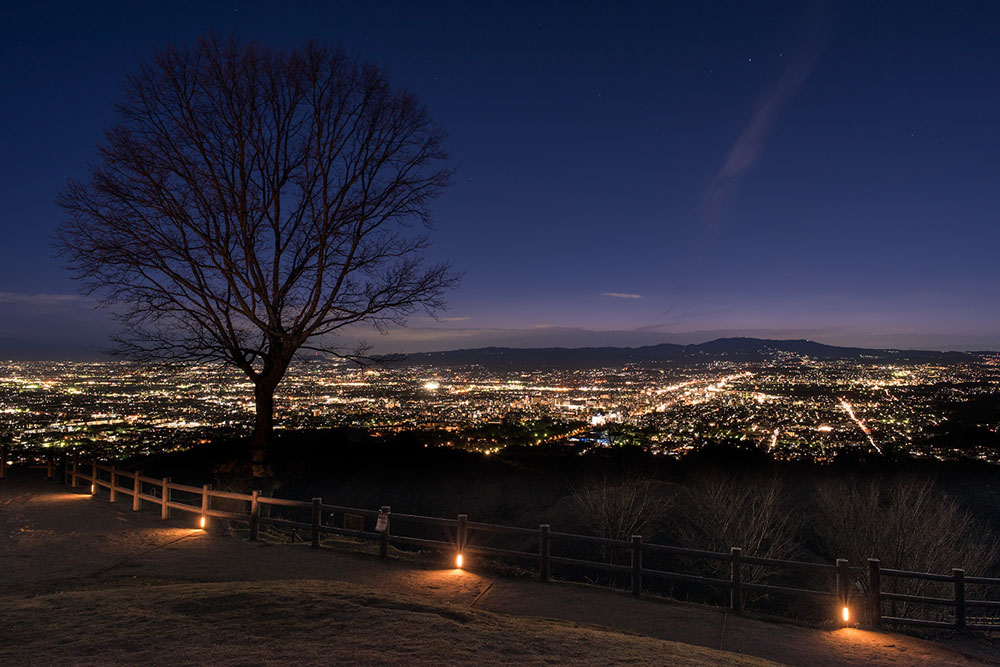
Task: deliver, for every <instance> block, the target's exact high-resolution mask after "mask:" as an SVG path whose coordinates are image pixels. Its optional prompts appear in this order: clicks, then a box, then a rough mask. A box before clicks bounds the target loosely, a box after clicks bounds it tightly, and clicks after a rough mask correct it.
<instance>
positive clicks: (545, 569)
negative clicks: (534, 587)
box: [538, 523, 549, 581]
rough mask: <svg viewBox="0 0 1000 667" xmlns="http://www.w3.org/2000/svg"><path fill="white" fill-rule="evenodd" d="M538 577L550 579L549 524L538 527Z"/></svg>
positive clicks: (545, 579)
mask: <svg viewBox="0 0 1000 667" xmlns="http://www.w3.org/2000/svg"><path fill="white" fill-rule="evenodd" d="M538 533H539V535H538V578H539V579H541V580H542V581H548V580H549V524H547V523H543V524H542V525H540V526H539V527H538Z"/></svg>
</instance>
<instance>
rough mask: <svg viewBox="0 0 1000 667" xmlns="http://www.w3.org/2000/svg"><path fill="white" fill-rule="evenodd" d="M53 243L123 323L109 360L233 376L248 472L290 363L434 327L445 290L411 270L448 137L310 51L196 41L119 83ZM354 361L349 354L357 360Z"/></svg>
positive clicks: (371, 78) (345, 61)
mask: <svg viewBox="0 0 1000 667" xmlns="http://www.w3.org/2000/svg"><path fill="white" fill-rule="evenodd" d="M117 112H118V122H117V124H116V125H114V126H113V127H112V128H111V129H110V130H108V131H107V132H106V135H105V141H104V143H103V145H101V146H100V148H99V156H100V160H99V162H98V163H97V164H96V165H95V166H93V167H91V170H90V178H89V182H87V183H79V182H71V183H70V184H69V185H68V186H67V188H66V189H65V190H64V191H63V192H62V193H61V195H60V197H59V200H58V201H59V204H60V205H61V206H62V208H63V209H64V210H65V212H66V214H67V215H66V217H65V219H64V221H63V224H62V227H61V230H60V233H59V235H58V237H57V240H56V245H57V247H58V248H59V250H60V251H61V252H62V253H63V254H64V256H65V257H66V258H67V261H68V265H69V268H70V269H71V270H72V271H73V272H74V273H75V274H76V276H77V277H78V278H80V279H81V280H82V282H83V289H84V291H85V292H86V293H87V294H91V295H95V296H98V297H99V298H100V299H101V300H102V302H103V303H104V304H106V305H109V306H112V308H111V311H112V313H113V314H114V315H115V316H116V317H117V318H118V320H119V321H120V323H121V324H122V325H123V329H122V333H121V335H119V336H118V337H117V341H118V343H119V348H118V349H119V351H122V352H124V353H128V354H130V355H132V356H135V357H138V358H141V359H145V360H172V361H199V362H200V361H205V360H211V361H216V362H221V363H224V364H231V365H233V366H235V367H236V368H238V369H240V370H241V371H243V372H244V373H245V374H246V375H247V377H249V378H250V380H251V381H252V382H253V385H254V401H255V406H256V423H255V429H254V435H253V439H252V441H251V449H252V452H253V463H254V475H255V476H267V475H268V474H269V473H268V469H267V466H266V450H267V446H268V445H269V443H270V441H271V435H272V431H273V423H274V393H275V390H276V388H277V386H278V384H279V383H280V382H281V379H282V378H283V377H284V375H285V373H286V371H287V370H288V366H289V364H290V362H291V361H292V359H293V356H294V355H295V353H296V352H297V351H298V350H303V349H309V350H320V351H324V352H332V353H334V354H339V355H342V356H351V355H352V353H351V352H350V351H349V350H347V349H345V348H344V347H341V346H337V345H334V344H333V341H332V340H331V336H333V335H334V334H336V333H337V332H338V330H340V329H342V328H343V327H345V326H348V325H352V324H356V323H361V322H365V323H370V324H372V325H374V327H375V328H377V329H379V330H383V329H385V328H386V327H387V326H388V325H391V324H402V323H404V321H405V319H406V317H407V316H408V315H409V314H411V313H413V312H414V311H415V310H418V309H425V310H427V311H428V312H431V313H433V312H434V311H435V310H437V309H439V308H441V307H442V306H443V304H442V301H441V295H442V294H443V292H444V291H445V290H446V289H448V288H449V287H451V286H452V285H453V284H454V282H455V280H456V277H455V276H454V275H453V274H452V273H451V271H450V269H449V267H448V266H446V265H434V266H425V264H424V262H423V259H422V254H423V250H424V249H425V248H426V246H427V239H426V237H425V236H424V235H422V234H420V233H414V232H411V231H410V228H411V227H412V224H413V223H423V224H424V225H426V224H428V222H429V218H428V216H429V212H428V205H429V202H430V201H431V200H432V199H433V198H434V197H436V196H437V195H438V194H440V193H441V191H442V190H443V189H444V188H445V187H446V186H447V184H448V182H449V180H450V172H449V171H447V170H446V169H444V168H442V166H441V164H442V160H443V159H445V158H446V155H445V153H444V151H443V148H442V139H443V133H442V131H441V130H440V129H439V127H438V126H437V125H435V124H434V123H433V122H432V121H431V119H430V117H429V116H428V114H427V111H426V110H425V108H424V107H423V106H422V105H421V104H420V103H419V101H418V100H417V99H416V98H415V97H414V96H413V95H412V94H411V93H409V92H408V91H405V90H401V89H398V88H394V87H392V86H391V85H390V84H389V82H388V80H387V78H386V76H385V74H384V72H383V71H382V70H380V69H379V68H377V67H374V66H372V65H369V64H365V63H362V62H359V61H358V60H356V59H355V58H352V57H349V56H348V55H346V54H345V53H344V52H343V51H341V50H337V49H331V48H327V47H324V46H321V45H318V44H315V43H308V44H306V45H305V46H303V47H301V48H299V49H296V50H292V51H287V52H284V51H273V50H269V49H266V48H262V47H259V46H254V45H249V44H243V43H241V42H239V41H238V40H237V39H229V40H219V39H216V38H204V39H202V40H201V41H199V43H198V44H197V45H195V46H193V47H191V48H169V49H167V50H164V51H162V52H159V53H157V54H156V55H155V56H154V58H153V59H152V61H151V62H149V63H147V64H144V65H142V66H141V68H140V69H139V70H138V72H136V73H135V74H133V75H131V76H129V77H128V79H127V82H126V86H125V94H124V101H123V102H122V103H121V104H119V105H118V107H117ZM360 352H361V351H359V350H355V354H357V353H360Z"/></svg>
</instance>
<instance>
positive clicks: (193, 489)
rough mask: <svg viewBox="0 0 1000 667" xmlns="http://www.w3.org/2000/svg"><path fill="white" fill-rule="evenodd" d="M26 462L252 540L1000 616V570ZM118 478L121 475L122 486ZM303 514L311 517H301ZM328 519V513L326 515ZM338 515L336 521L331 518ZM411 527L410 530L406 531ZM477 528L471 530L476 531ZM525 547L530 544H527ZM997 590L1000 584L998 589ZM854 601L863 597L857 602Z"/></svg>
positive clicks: (957, 619) (840, 604) (736, 604)
mask: <svg viewBox="0 0 1000 667" xmlns="http://www.w3.org/2000/svg"><path fill="white" fill-rule="evenodd" d="M0 453H2V454H3V455H2V457H0V459H2V460H3V461H4V462H5V461H6V459H7V456H6V449H5V448H4V450H3V451H2V452H0ZM4 465H5V463H0V478H3V476H4V475H3V473H4V469H3V466H4ZM29 467H35V468H41V469H45V470H46V471H47V473H48V475H47V476H48V477H49V478H54V477H55V476H56V472H57V471H58V472H60V473H62V474H61V475H59V476H60V477H61V478H62V481H63V482H64V483H69V484H71V485H72V486H74V487H76V486H79V485H80V483H81V482H86V483H89V484H90V493H91V495H93V496H96V495H97V494H98V493H99V492H100V491H101V490H102V489H107V491H108V499H109V501H110V502H116V501H117V500H118V495H119V494H123V495H125V496H128V497H131V499H132V510H133V511H140V510H141V509H142V503H144V502H145V503H150V504H153V505H158V506H159V508H160V517H161V518H162V519H169V518H170V517H171V512H172V511H178V512H186V513H188V514H193V515H196V516H197V517H198V520H199V524H200V527H202V528H204V527H205V525H206V522H207V521H208V519H209V518H211V517H215V518H222V519H230V520H237V521H245V522H247V524H248V528H249V539H250V540H257V539H258V538H259V534H260V528H261V526H262V525H272V526H276V527H281V528H286V529H291V530H293V531H295V530H303V531H307V532H308V535H309V539H310V542H311V545H312V546H313V547H314V548H319V547H320V544H321V539H322V536H323V535H324V534H335V535H341V536H347V537H353V538H358V539H367V540H371V541H374V542H377V543H378V546H379V555H380V557H381V558H387V557H388V555H389V546H390V545H392V546H396V547H399V546H402V547H409V548H416V549H433V550H438V551H443V552H451V554H452V556H453V557H454V558H455V559H456V561H457V566H458V567H462V559H464V558H465V557H466V556H467V555H473V556H475V555H479V556H487V557H490V558H495V559H497V560H501V561H517V562H529V563H534V564H535V567H536V568H537V572H538V576H539V579H541V581H549V579H550V577H551V569H552V566H553V565H556V566H561V567H564V568H573V569H576V570H583V571H598V572H602V573H605V574H608V575H609V576H612V577H613V576H620V577H625V578H628V580H629V583H630V587H631V591H632V594H633V595H634V596H636V597H639V596H640V595H642V592H643V582H644V581H647V580H654V581H656V580H660V581H667V582H671V583H680V584H689V585H692V584H693V585H698V586H707V587H711V588H713V589H718V590H721V591H725V592H728V598H729V600H728V603H729V605H728V606H729V608H730V610H732V611H734V612H736V613H740V612H741V611H743V609H744V601H745V595H746V594H747V593H756V594H763V595H777V596H791V597H793V598H808V599H813V600H820V601H821V602H823V603H826V604H829V605H830V607H831V612H832V613H834V614H836V619H837V620H838V621H839V622H842V623H843V624H845V625H846V624H848V623H854V622H855V620H856V619H855V616H856V615H860V614H857V612H858V611H860V610H861V609H865V610H866V611H867V616H868V622H869V624H870V625H871V626H872V627H875V628H878V627H881V626H882V625H883V624H896V625H916V626H925V627H936V628H949V629H956V630H966V629H972V630H1000V618H990V619H980V620H993V621H994V623H984V622H968V618H967V610H968V609H969V608H970V607H974V608H982V609H993V610H998V609H1000V600H975V599H973V600H970V599H967V596H966V587H967V586H968V585H983V586H993V587H1000V578H990V577H965V576H964V571H963V570H960V569H954V570H952V573H951V574H932V573H926V572H910V571H905V570H892V569H883V568H881V567H880V563H879V561H878V560H876V559H869V560H868V563H867V567H853V566H849V565H848V562H847V560H844V559H837V561H836V563H809V562H804V561H790V560H776V559H771V558H760V557H757V556H747V555H744V554H743V551H742V549H740V548H739V547H733V548H732V549H731V550H730V551H729V553H720V552H716V551H705V550H701V549H690V548H685V547H676V546H668V545H662V544H651V543H647V542H643V541H642V537H641V536H639V535H633V536H632V539H631V540H628V541H625V540H615V539H609V538H602V537H593V536H588V535H576V534H572V533H560V532H555V531H553V530H551V527H550V526H549V525H548V524H542V525H540V526H539V527H538V528H537V529H536V528H521V527H516V526H505V525H500V524H493V523H481V522H476V521H469V519H468V516H467V515H465V514H460V515H458V516H457V518H455V519H446V518H440V517H427V516H420V515H415V514H403V513H398V512H392V511H391V508H390V507H389V506H383V507H381V508H380V509H378V510H370V509H361V508H355V507H345V506H340V505H331V504H327V503H324V502H323V500H322V498H313V499H312V500H311V501H300V500H288V499H284V498H274V497H268V496H264V495H261V493H260V492H259V491H254V492H253V493H250V494H244V493H235V492H231V491H220V490H216V489H213V488H212V487H211V486H210V485H204V486H201V487H197V486H189V485H186V484H178V483H176V482H174V481H173V480H171V478H169V477H165V478H163V479H156V478H152V477H147V476H145V475H143V473H142V471H141V470H140V471H128V470H122V469H120V468H118V467H117V466H116V465H114V464H103V463H99V462H98V461H96V460H94V461H87V462H84V461H81V460H79V459H78V458H77V457H76V456H74V457H72V459H66V458H63V459H62V461H61V462H60V463H58V464H57V463H56V462H55V461H54V459H53V458H51V457H50V458H49V459H48V460H47V462H46V463H45V464H43V465H37V464H36V465H33V466H29ZM123 481H124V482H125V483H124V484H123ZM213 499H219V500H226V501H229V503H230V504H233V503H235V504H236V505H237V506H238V505H239V503H243V507H242V510H241V511H233V509H234V508H232V507H230V508H229V509H226V510H223V509H219V508H217V507H213V502H212V501H213ZM273 508H285V509H287V510H291V511H292V512H293V513H295V512H297V513H298V516H297V517H293V518H286V517H278V516H272V514H273V511H271V510H272V509H273ZM305 516H308V521H306V520H301V519H302V518H303V517H305ZM324 517H326V521H324ZM337 517H339V518H340V523H341V525H340V526H337V525H335V524H336V523H337V521H336V520H335V519H336V518H337ZM412 526H421V527H423V528H424V529H425V533H426V530H427V529H430V530H431V532H434V530H435V529H436V531H437V536H438V538H437V539H434V538H431V537H427V536H426V534H425V535H423V536H420V537H418V536H416V535H413V534H412V532H414V531H412V530H410V531H407V530H403V529H405V528H407V527H412ZM406 533H411V534H406ZM472 536H475V537H472ZM487 536H495V537H496V536H498V537H501V538H507V539H509V540H514V541H516V542H518V543H519V544H520V545H521V546H520V548H508V547H499V546H495V545H489V544H487V542H489V541H490V539H489V538H488V537H487ZM525 545H529V546H525ZM554 545H559V546H561V547H563V549H562V551H566V550H567V549H566V546H567V545H588V546H591V547H599V548H602V549H606V550H608V551H609V552H619V553H627V554H628V563H627V564H619V563H614V562H602V561H599V560H592V559H587V558H577V557H570V556H566V555H553V546H554ZM644 555H645V556H647V557H649V558H653V557H657V556H672V557H684V558H690V559H695V560H696V561H699V562H715V563H721V564H724V565H728V576H727V577H725V578H718V577H710V576H704V575H702V574H692V573H689V572H677V571H673V570H668V569H658V568H652V567H647V566H646V565H644V563H643V556H644ZM754 566H756V567H764V568H773V569H776V570H797V571H805V572H810V573H814V574H815V573H820V574H827V575H830V578H831V579H832V580H833V581H834V582H835V583H834V585H833V586H832V588H831V589H827V590H817V589H815V588H798V587H791V586H777V585H773V584H765V583H753V582H751V581H747V580H745V576H744V575H745V572H746V571H747V568H750V567H754ZM883 577H895V578H900V579H917V580H926V581H934V582H949V583H951V584H952V585H953V590H954V594H953V595H952V596H951V597H930V596H919V595H908V594H903V593H895V592H888V591H883V590H882V586H881V581H882V578H883ZM855 581H864V584H865V588H866V593H861V592H855V591H854V590H853V589H854V582H855ZM994 590H1000V588H994ZM859 601H860V604H858V602H859ZM886 602H888V603H890V604H892V603H893V602H906V603H919V604H930V605H943V606H946V607H951V608H952V610H953V616H952V618H953V620H952V621H951V622H945V621H933V620H926V619H919V618H908V617H905V616H887V615H883V614H882V609H883V606H884V604H885V603H886Z"/></svg>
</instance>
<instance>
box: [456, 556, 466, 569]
mask: <svg viewBox="0 0 1000 667" xmlns="http://www.w3.org/2000/svg"><path fill="white" fill-rule="evenodd" d="M463 560H464V559H463V558H462V554H458V556H456V557H455V567H457V568H459V569H461V568H462V561H463Z"/></svg>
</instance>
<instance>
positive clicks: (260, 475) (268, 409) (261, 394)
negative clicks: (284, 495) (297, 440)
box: [250, 377, 276, 482]
mask: <svg viewBox="0 0 1000 667" xmlns="http://www.w3.org/2000/svg"><path fill="white" fill-rule="evenodd" d="M275 388H276V384H272V383H270V382H267V381H266V380H265V379H264V378H263V377H261V378H260V379H259V380H258V381H257V382H256V384H254V389H253V398H254V408H255V410H256V418H255V421H254V430H253V438H251V440H250V461H251V463H252V465H253V478H254V481H255V482H256V481H263V480H269V479H270V478H271V476H272V470H271V465H270V461H268V458H269V457H268V449H269V448H270V446H271V437H272V436H273V435H274V390H275Z"/></svg>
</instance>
